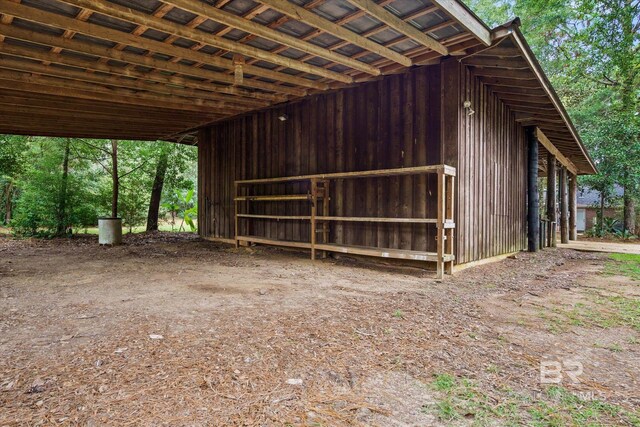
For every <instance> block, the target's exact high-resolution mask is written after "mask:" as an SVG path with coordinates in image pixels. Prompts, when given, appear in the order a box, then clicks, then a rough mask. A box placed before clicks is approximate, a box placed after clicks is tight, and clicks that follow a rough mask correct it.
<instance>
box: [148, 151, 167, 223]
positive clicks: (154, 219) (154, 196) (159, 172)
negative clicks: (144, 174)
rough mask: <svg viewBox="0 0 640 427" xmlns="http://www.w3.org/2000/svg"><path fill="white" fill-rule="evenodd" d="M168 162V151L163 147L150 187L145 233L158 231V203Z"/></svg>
mask: <svg viewBox="0 0 640 427" xmlns="http://www.w3.org/2000/svg"><path fill="white" fill-rule="evenodd" d="M168 160H169V150H167V149H166V148H165V147H163V149H161V151H160V155H159V156H158V164H157V166H156V174H155V178H154V180H153V187H151V200H150V201H149V212H148V214H147V231H158V216H159V214H160V201H161V199H162V188H163V187H164V178H165V175H166V173H167V162H168Z"/></svg>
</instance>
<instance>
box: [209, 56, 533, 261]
mask: <svg viewBox="0 0 640 427" xmlns="http://www.w3.org/2000/svg"><path fill="white" fill-rule="evenodd" d="M465 100H470V101H471V102H472V108H473V109H474V110H475V114H473V115H471V116H467V115H466V113H465V111H464V109H463V108H462V104H463V102H464V101H465ZM283 114H284V115H286V116H287V117H288V119H287V120H286V121H284V122H283V121H280V120H278V116H281V115H283ZM198 146H199V180H200V182H199V191H200V197H199V208H200V210H199V221H200V222H199V226H200V233H201V235H203V236H207V237H219V238H228V239H231V238H233V236H234V220H233V215H234V206H233V201H232V199H233V191H234V190H233V182H234V180H239V179H253V178H267V177H277V176H289V175H303V174H312V173H331V172H346V171H357V170H367V169H383V168H395V167H408V166H421V165H430V164H439V163H443V162H444V163H447V164H450V165H452V166H455V167H457V168H458V178H457V182H456V184H457V189H458V192H457V197H456V202H457V203H456V205H457V206H456V225H457V229H456V236H457V237H456V258H457V263H465V262H470V261H475V260H479V259H483V258H488V257H491V256H495V255H499V254H503V253H507V252H513V251H518V250H521V249H525V248H526V144H525V134H524V129H523V128H522V127H521V126H520V125H519V124H517V123H516V122H515V120H514V118H513V114H512V113H511V112H510V111H509V110H508V109H507V108H506V107H505V106H504V105H503V104H502V103H501V102H500V101H499V100H498V99H497V98H496V97H495V96H494V95H493V94H492V93H491V92H490V90H489V89H488V88H487V87H486V86H484V85H482V84H481V83H479V81H478V80H477V79H475V78H474V77H473V76H472V74H471V73H470V71H469V70H468V69H466V68H465V67H463V66H461V65H460V64H459V63H458V62H457V61H455V60H452V61H445V62H443V63H442V64H441V65H436V66H428V67H421V68H415V69H413V70H411V72H409V73H406V74H401V75H395V76H387V77H385V78H383V79H381V80H379V81H375V82H370V83H367V84H363V85H360V86H357V87H354V88H349V89H345V90H341V91H337V92H333V93H328V94H321V95H317V96H313V97H309V98H306V99H304V100H301V101H299V102H295V103H291V104H286V105H282V106H276V107H273V108H271V109H267V110H264V111H260V112H255V113H251V114H248V115H245V116H242V117H238V118H235V119H231V120H228V121H225V122H222V123H219V124H216V125H214V126H211V127H209V128H206V129H203V130H201V132H200V135H199V144H198ZM435 184H436V180H435V176H430V177H429V178H424V177H396V178H384V179H366V180H347V181H334V182H332V185H333V187H332V189H331V198H332V201H331V212H330V214H331V215H340V216H401V217H402V216H404V217H408V216H415V217H435V198H434V196H435V189H436V185H435ZM287 186H288V187H283V186H282V185H281V186H274V185H271V186H262V187H259V190H260V191H259V192H257V193H254V194H282V193H287V194H290V193H300V192H302V193H306V192H307V190H308V188H306V187H304V188H303V184H287ZM285 209H286V211H285ZM251 213H257V214H281V215H283V214H287V215H308V213H309V209H308V205H307V204H306V203H297V204H296V203H292V202H287V203H253V204H252V210H251ZM252 224H254V225H255V226H254V227H253V228H252V229H251V230H250V234H253V235H259V236H264V237H268V238H274V239H283V240H295V241H308V240H309V228H310V227H309V223H308V222H302V221H280V222H276V221H267V220H259V221H255V220H254V221H252ZM330 236H331V237H330V241H331V242H335V243H342V244H348V245H367V246H379V247H389V248H402V249H414V250H428V251H435V249H436V246H435V228H434V226H433V225H404V224H403V225H393V224H361V223H351V224H349V223H332V224H331V231H330Z"/></svg>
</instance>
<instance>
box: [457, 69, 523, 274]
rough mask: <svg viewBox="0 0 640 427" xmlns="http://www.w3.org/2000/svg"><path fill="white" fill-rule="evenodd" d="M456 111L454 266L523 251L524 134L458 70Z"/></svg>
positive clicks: (485, 91)
mask: <svg viewBox="0 0 640 427" xmlns="http://www.w3.org/2000/svg"><path fill="white" fill-rule="evenodd" d="M459 71H460V82H459V84H460V91H459V98H458V100H459V105H460V106H461V105H463V103H464V101H466V100H468V101H471V107H472V108H473V110H474V111H475V113H474V114H473V115H470V116H469V115H467V113H466V112H465V111H462V114H461V115H460V116H459V117H460V118H459V123H460V126H459V136H458V140H459V144H458V153H457V163H458V164H457V168H458V198H457V199H458V210H457V218H456V227H457V229H456V233H457V238H456V240H457V243H458V249H457V251H456V258H457V262H458V263H459V264H462V263H465V262H470V261H476V260H480V259H483V258H489V257H492V256H496V255H500V254H504V253H509V252H516V251H519V250H523V249H526V243H527V236H526V215H527V211H526V193H527V189H526V187H527V181H526V178H527V172H526V156H527V152H526V151H527V150H526V140H525V133H524V128H523V127H522V126H520V125H519V124H518V123H517V122H516V121H515V120H514V118H513V114H512V113H511V112H510V111H509V109H508V108H506V107H505V106H504V104H503V103H502V102H500V100H498V99H497V97H496V96H495V95H494V94H493V93H492V92H491V91H490V89H489V88H488V87H487V86H485V85H484V84H482V83H481V82H480V81H479V80H478V79H477V78H475V77H474V76H473V74H472V72H471V71H470V70H469V69H468V68H466V67H463V66H460V67H459Z"/></svg>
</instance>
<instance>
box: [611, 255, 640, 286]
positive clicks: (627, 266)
mask: <svg viewBox="0 0 640 427" xmlns="http://www.w3.org/2000/svg"><path fill="white" fill-rule="evenodd" d="M609 258H610V261H609V262H607V264H606V266H605V273H606V274H610V275H615V274H622V275H624V276H627V277H630V278H631V279H633V280H639V281H640V255H634V254H611V255H609Z"/></svg>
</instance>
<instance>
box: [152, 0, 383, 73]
mask: <svg viewBox="0 0 640 427" xmlns="http://www.w3.org/2000/svg"><path fill="white" fill-rule="evenodd" d="M163 1H164V3H167V4H170V5H173V6H175V7H177V8H180V9H183V10H186V11H187V12H191V13H195V14H196V15H200V16H204V17H206V18H208V19H211V20H212V21H216V22H220V23H221V24H224V25H228V26H230V27H233V28H236V29H238V30H241V31H246V32H247V33H250V34H255V35H256V36H259V37H264V38H265V39H267V40H271V41H274V42H276V43H281V44H283V45H286V46H289V47H292V48H294V49H298V50H301V51H302V52H309V53H313V54H314V55H316V56H319V57H321V58H324V59H328V60H329V61H334V62H336V63H338V64H342V65H344V66H347V67H349V68H353V69H354V70H360V71H362V72H366V73H368V74H371V75H374V76H375V75H379V74H380V71H379V70H378V69H377V68H375V67H372V66H370V65H368V64H365V63H364V62H361V61H357V60H354V59H351V58H349V57H348V56H344V55H340V54H338V53H335V52H332V51H330V50H328V49H326V48H323V47H320V46H317V45H314V44H312V43H308V42H305V41H303V40H300V39H298V38H296V37H293V36H290V35H288V34H285V33H283V32H280V31H275V30H272V29H270V28H267V27H265V26H263V25H260V24H258V23H256V22H254V21H249V20H247V19H244V18H242V17H240V16H237V15H234V14H233V13H230V12H227V11H224V10H222V9H217V8H215V7H213V6H209V5H208V4H206V3H204V2H200V1H197V2H196V1H192V0H163Z"/></svg>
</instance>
